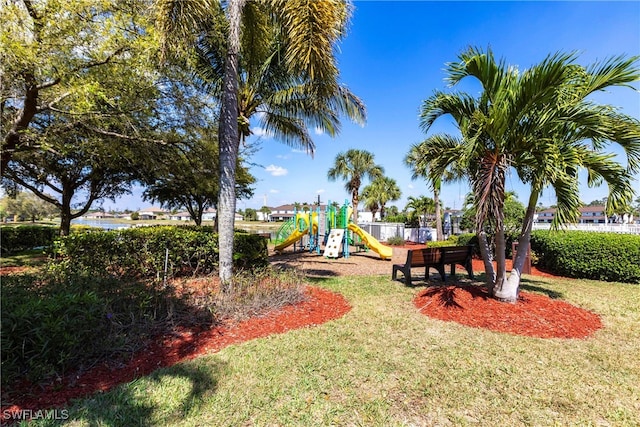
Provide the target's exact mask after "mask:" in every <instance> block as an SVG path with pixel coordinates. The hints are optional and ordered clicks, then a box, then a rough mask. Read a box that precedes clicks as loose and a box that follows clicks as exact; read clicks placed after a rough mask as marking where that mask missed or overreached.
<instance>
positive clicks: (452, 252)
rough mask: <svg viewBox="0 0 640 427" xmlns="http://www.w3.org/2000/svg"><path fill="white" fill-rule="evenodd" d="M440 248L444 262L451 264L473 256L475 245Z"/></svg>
mask: <svg viewBox="0 0 640 427" xmlns="http://www.w3.org/2000/svg"><path fill="white" fill-rule="evenodd" d="M440 249H442V258H443V262H444V263H445V264H449V263H452V262H462V261H465V260H466V259H467V258H468V257H470V256H471V251H472V250H473V246H444V247H442V248H440Z"/></svg>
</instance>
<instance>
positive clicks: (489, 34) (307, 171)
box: [104, 1, 640, 209]
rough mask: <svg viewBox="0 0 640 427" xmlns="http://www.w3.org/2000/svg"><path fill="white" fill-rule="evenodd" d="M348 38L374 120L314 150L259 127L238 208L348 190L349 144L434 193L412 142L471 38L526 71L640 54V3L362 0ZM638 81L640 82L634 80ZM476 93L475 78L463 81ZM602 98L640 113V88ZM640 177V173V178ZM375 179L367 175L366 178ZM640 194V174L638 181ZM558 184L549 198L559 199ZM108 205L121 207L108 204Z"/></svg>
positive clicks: (584, 190) (127, 200)
mask: <svg viewBox="0 0 640 427" xmlns="http://www.w3.org/2000/svg"><path fill="white" fill-rule="evenodd" d="M354 6H355V10H354V13H353V18H352V21H351V25H350V30H349V33H348V35H347V37H346V38H345V39H344V40H343V41H342V42H341V43H340V45H339V46H338V52H339V53H338V60H339V67H340V70H341V81H342V82H343V83H344V84H345V85H347V86H348V87H349V88H350V89H351V91H352V92H354V93H355V94H356V95H358V96H359V97H360V98H361V99H362V100H363V101H364V102H365V104H366V106H367V113H368V118H367V123H366V125H365V126H363V127H361V126H359V125H355V124H353V123H350V122H348V121H346V120H345V121H343V128H342V131H341V133H340V134H339V135H338V136H337V137H336V138H330V137H328V136H326V135H314V136H315V138H314V140H315V143H316V148H317V149H316V154H315V156H314V158H311V157H309V156H308V155H306V154H304V153H302V152H299V151H298V150H293V149H291V147H288V146H286V145H284V144H282V143H280V142H278V141H276V140H273V139H270V138H268V137H267V136H264V135H262V136H260V135H259V133H260V132H259V129H255V131H256V135H255V136H254V137H253V140H254V141H257V142H259V144H260V150H259V151H258V152H257V153H256V154H255V155H254V157H253V159H252V161H253V162H254V163H256V164H258V165H259V166H254V167H253V168H252V169H251V172H252V173H253V175H254V176H255V177H256V178H257V179H258V182H257V184H256V185H255V195H254V197H253V198H252V199H251V200H239V201H238V209H245V208H255V209H259V208H260V207H261V206H263V205H264V204H265V200H266V204H267V205H268V206H271V207H273V206H278V205H281V204H285V203H293V202H301V203H302V202H312V201H315V200H317V198H318V194H319V195H320V197H321V200H322V201H323V202H326V201H328V200H332V201H339V202H343V201H344V200H345V199H347V198H350V196H349V194H348V193H347V192H346V191H345V189H344V182H341V181H337V182H330V181H329V180H328V179H327V171H328V170H329V168H330V167H331V166H332V165H333V162H334V159H335V157H336V155H337V154H338V153H340V152H344V151H346V150H348V149H350V148H356V149H364V150H368V151H370V152H372V153H373V154H374V155H375V160H376V162H377V163H378V164H380V165H382V166H383V167H384V169H385V174H386V175H387V176H389V177H392V178H394V179H395V180H396V181H397V183H398V186H399V187H400V189H401V190H402V198H401V199H400V200H398V201H397V202H394V203H393V204H395V205H396V206H398V207H399V208H400V209H402V208H403V207H404V205H405V204H406V199H407V197H409V196H419V195H427V196H430V197H431V196H432V195H431V192H430V191H429V190H428V189H427V187H426V184H425V182H424V181H423V180H415V181H412V180H411V172H410V170H409V169H408V168H407V167H406V166H404V164H403V158H404V156H405V155H406V153H407V151H408V150H409V147H410V145H411V144H413V143H417V142H420V141H421V140H422V139H424V138H425V136H426V135H425V134H423V133H422V132H421V131H420V129H419V127H418V111H419V108H420V105H421V102H422V101H423V100H424V99H426V98H427V97H429V96H430V95H431V94H432V93H433V91H434V90H436V89H439V90H448V88H447V86H446V83H445V82H444V78H445V72H444V67H445V63H447V62H451V61H455V60H456V59H457V55H458V53H460V52H461V51H462V50H464V49H465V48H466V47H468V46H477V47H481V48H483V49H485V48H486V47H488V46H490V47H491V48H492V49H493V51H494V54H495V55H496V57H498V58H504V59H505V60H506V62H507V63H509V64H511V65H516V66H518V67H519V68H520V69H526V68H529V67H530V66H532V65H534V64H536V63H538V62H540V61H542V60H543V59H544V58H545V57H546V56H547V55H548V54H550V53H554V52H556V51H564V52H571V51H577V52H579V53H580V56H579V59H578V62H579V63H581V64H583V65H588V64H591V63H593V62H594V61H596V60H601V59H603V58H607V57H610V56H612V55H618V54H627V55H640V2H552V1H548V2H418V1H409V2H391V1H356V2H355V3H354ZM635 87H636V89H637V88H638V87H640V86H639V85H637V84H636V85H635ZM457 89H459V90H465V91H468V92H470V93H472V94H477V93H478V91H479V87H478V86H476V85H474V84H473V83H472V82H471V81H469V82H464V81H463V84H460V85H458V86H457ZM595 100H596V101H598V102H602V103H607V104H611V105H614V106H617V107H620V108H621V109H622V111H623V112H625V113H626V114H629V115H631V116H633V117H636V118H640V92H639V91H638V90H630V89H627V90H615V91H612V92H609V93H602V94H598V96H597V97H596V98H595ZM435 132H450V133H456V129H455V127H454V126H453V124H452V119H451V118H449V117H442V118H440V119H438V121H436V123H435V125H434V126H433V127H432V130H431V131H430V133H435ZM639 178H640V177H639ZM366 183H367V182H365V185H366ZM635 185H636V188H638V191H637V193H640V181H636V183H635ZM507 186H508V189H509V190H514V191H516V193H517V194H518V197H519V199H520V200H521V201H523V202H526V198H527V197H528V194H529V192H528V190H527V188H526V187H525V186H523V185H522V184H521V183H520V182H519V181H518V178H517V176H516V175H515V174H513V175H510V176H509V177H508V178H507ZM467 191H468V187H467V185H466V184H465V183H455V184H448V185H445V187H444V188H443V194H442V196H443V200H444V204H445V206H447V207H451V208H460V207H461V199H463V198H464V196H465V194H466V193H467ZM139 193H140V191H138V190H136V191H134V194H133V195H132V196H128V197H124V198H122V199H120V200H119V201H118V202H117V204H116V206H117V207H118V208H120V209H124V208H129V209H135V208H139V207H143V206H148V205H149V204H148V203H144V202H141V201H140V199H139ZM606 193H607V189H606V187H600V188H595V189H589V188H588V187H587V186H586V183H584V182H583V185H582V186H581V198H582V200H583V201H585V202H590V201H591V200H594V199H600V198H602V197H604V196H606ZM554 201H555V199H554V196H553V193H552V192H551V191H549V190H548V191H545V193H544V194H543V196H542V198H541V202H542V203H543V204H544V205H547V206H548V205H550V204H552V203H554ZM104 206H105V208H107V209H108V208H110V207H111V206H113V204H112V203H111V202H105V203H104Z"/></svg>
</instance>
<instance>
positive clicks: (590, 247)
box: [531, 230, 640, 283]
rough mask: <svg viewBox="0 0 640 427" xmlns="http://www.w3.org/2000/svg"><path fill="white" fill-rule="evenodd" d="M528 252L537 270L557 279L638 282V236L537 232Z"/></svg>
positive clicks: (639, 245)
mask: <svg viewBox="0 0 640 427" xmlns="http://www.w3.org/2000/svg"><path fill="white" fill-rule="evenodd" d="M531 249H532V250H533V251H534V252H535V253H536V255H537V256H538V257H539V260H538V266H539V267H540V268H543V269H545V270H548V271H550V272H552V273H555V274H559V275H561V276H567V277H575V278H584V279H595V280H603V281H611V282H626V283H640V236H636V235H632V234H614V233H595V232H586V231H558V232H550V231H543V230H537V231H534V232H533V233H532V235H531Z"/></svg>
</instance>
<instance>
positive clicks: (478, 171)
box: [421, 49, 640, 302]
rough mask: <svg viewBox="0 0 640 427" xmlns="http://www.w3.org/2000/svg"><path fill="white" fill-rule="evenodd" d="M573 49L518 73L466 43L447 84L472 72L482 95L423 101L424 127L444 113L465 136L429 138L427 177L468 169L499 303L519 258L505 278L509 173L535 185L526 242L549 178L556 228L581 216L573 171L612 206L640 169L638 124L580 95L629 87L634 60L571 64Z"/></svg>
mask: <svg viewBox="0 0 640 427" xmlns="http://www.w3.org/2000/svg"><path fill="white" fill-rule="evenodd" d="M575 59H576V57H575V55H573V54H561V53H558V54H555V55H550V56H548V57H547V58H546V59H545V60H544V61H542V62H541V63H540V64H538V65H536V66H534V67H532V68H531V69H529V70H526V71H524V72H522V73H519V72H518V71H517V70H516V69H515V68H513V67H508V66H507V65H506V64H505V63H504V61H501V62H499V63H498V62H496V61H495V59H494V57H493V54H492V52H491V51H490V50H489V51H488V52H487V53H484V52H482V51H479V50H477V49H469V50H468V51H466V52H463V53H462V54H461V55H460V62H458V63H452V64H449V66H448V72H449V81H450V82H451V83H452V84H454V85H455V84H456V83H458V82H459V81H460V80H462V79H463V78H465V77H475V78H476V79H477V80H478V81H479V82H480V83H481V84H482V86H483V92H482V93H481V95H480V96H479V97H478V98H474V97H472V96H470V95H468V94H465V93H454V94H446V93H443V92H436V93H435V94H434V95H433V96H432V97H430V98H429V99H427V100H426V101H424V103H423V106H422V112H421V126H422V128H423V130H424V131H425V132H426V131H428V129H429V128H430V126H431V125H432V124H433V122H434V121H435V120H436V119H437V118H439V117H441V116H443V115H445V114H450V115H451V116H453V118H454V119H455V121H456V123H457V125H458V128H459V130H460V133H461V138H456V137H453V136H451V135H434V136H431V137H430V138H428V139H427V140H426V141H425V143H426V146H425V147H424V148H425V150H427V152H429V153H430V154H431V156H432V160H431V161H430V162H429V171H428V176H429V177H430V178H432V179H433V178H437V177H439V176H442V174H443V172H444V171H446V170H447V169H451V168H452V167H454V168H455V169H456V170H460V169H466V170H467V174H468V179H469V181H470V182H471V187H472V191H473V194H474V203H475V208H476V210H477V214H478V217H477V219H478V222H477V232H478V237H479V239H480V241H481V245H480V249H481V252H482V255H483V260H484V262H485V270H486V271H487V284H488V287H489V291H490V293H491V294H492V295H494V296H495V297H496V298H498V299H501V300H505V301H511V302H513V301H515V300H516V299H517V294H518V289H519V283H520V272H521V271H522V266H523V265H524V259H525V251H521V252H520V253H519V254H518V257H517V258H516V262H515V263H514V267H513V270H512V273H511V276H510V277H509V280H508V281H507V278H506V269H505V259H504V257H505V240H504V202H505V177H506V174H507V173H508V171H509V169H510V168H511V167H513V168H515V170H516V171H517V173H518V175H519V177H520V179H521V180H522V181H523V182H528V183H530V184H531V186H532V191H531V197H530V199H529V205H528V208H527V213H526V214H525V221H524V224H523V229H522V232H521V237H520V239H519V244H520V247H527V246H528V243H529V237H530V232H531V224H532V222H533V214H534V213H535V207H536V203H537V200H538V196H539V194H540V192H541V191H542V190H543V188H545V187H547V186H549V185H551V186H553V188H554V189H555V191H556V196H557V199H558V210H559V211H561V214H560V215H556V217H555V219H554V220H555V221H557V222H556V225H558V224H559V222H564V221H567V220H569V219H572V218H575V217H576V216H577V215H578V207H579V198H578V184H577V179H578V171H579V169H580V168H583V167H584V168H586V169H587V171H588V173H589V183H590V184H597V183H600V182H603V181H606V182H607V183H608V184H609V189H610V195H609V199H610V200H608V208H610V209H613V208H615V207H616V206H618V205H620V204H623V203H626V202H627V200H629V199H630V197H631V194H632V191H631V190H632V189H631V182H632V174H633V173H635V172H636V171H637V170H638V169H639V168H640V136H639V135H640V131H639V125H638V121H637V120H636V119H633V118H631V117H628V116H625V115H622V114H620V113H618V112H616V111H615V110H614V109H613V108H611V107H608V106H599V105H595V104H593V103H591V102H589V101H586V100H585V98H586V97H587V96H588V95H590V94H591V93H593V92H594V91H596V90H601V89H603V88H606V87H609V86H626V85H628V84H629V83H630V82H632V81H635V80H638V78H639V73H638V69H637V67H636V66H635V65H634V64H635V63H636V62H637V58H631V59H624V58H623V57H617V58H612V59H609V60H605V61H604V62H602V63H599V64H596V65H594V66H592V67H590V68H588V69H586V68H584V67H581V66H578V65H576V64H575ZM606 141H615V142H617V143H619V144H620V145H621V146H622V147H623V148H624V149H625V151H626V154H627V160H628V166H627V168H624V167H622V166H621V165H619V164H617V163H615V161H614V160H613V156H612V155H609V154H605V153H603V152H602V149H603V148H604V147H605V142H606ZM488 229H490V230H493V231H494V232H495V244H496V258H497V268H496V270H494V269H493V266H492V264H491V262H490V254H489V248H488V244H487V238H486V234H487V230H488Z"/></svg>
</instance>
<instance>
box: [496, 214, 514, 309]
mask: <svg viewBox="0 0 640 427" xmlns="http://www.w3.org/2000/svg"><path fill="white" fill-rule="evenodd" d="M506 261H507V260H506V240H505V236H504V226H502V227H498V228H497V229H496V283H495V288H494V292H493V296H494V297H495V298H496V299H498V300H500V301H504V302H516V300H517V298H518V295H517V290H516V292H515V293H514V292H513V290H512V289H510V288H509V286H508V282H507V262H506Z"/></svg>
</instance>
